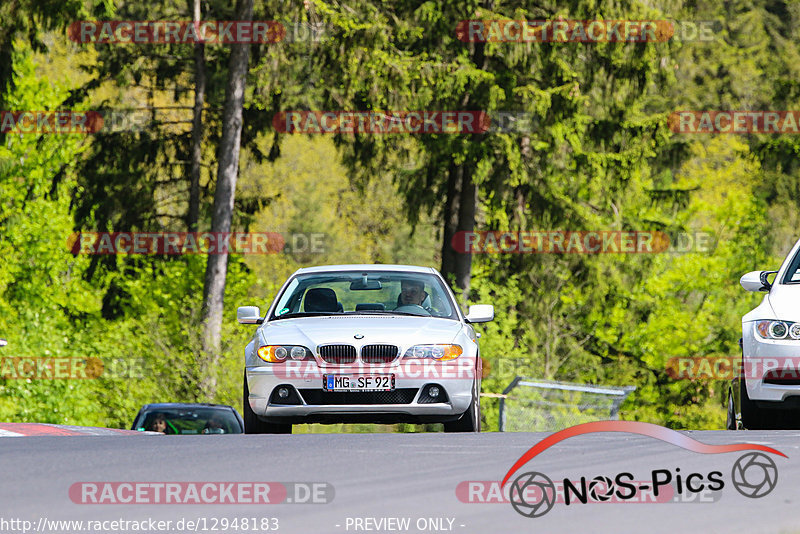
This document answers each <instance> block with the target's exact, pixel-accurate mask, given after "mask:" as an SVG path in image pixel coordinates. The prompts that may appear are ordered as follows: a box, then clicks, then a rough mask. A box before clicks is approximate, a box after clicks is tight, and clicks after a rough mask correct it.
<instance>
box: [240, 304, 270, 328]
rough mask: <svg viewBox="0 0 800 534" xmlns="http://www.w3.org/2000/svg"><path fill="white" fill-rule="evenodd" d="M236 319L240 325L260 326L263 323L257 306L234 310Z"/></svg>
mask: <svg viewBox="0 0 800 534" xmlns="http://www.w3.org/2000/svg"><path fill="white" fill-rule="evenodd" d="M236 319H238V320H239V323H240V324H261V323H263V322H264V318H263V317H261V310H259V309H258V306H239V308H238V309H237V310H236Z"/></svg>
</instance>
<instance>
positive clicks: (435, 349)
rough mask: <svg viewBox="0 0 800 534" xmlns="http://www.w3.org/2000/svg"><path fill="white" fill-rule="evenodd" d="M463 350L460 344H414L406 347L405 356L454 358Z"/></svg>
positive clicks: (436, 358) (440, 359) (433, 358)
mask: <svg viewBox="0 0 800 534" xmlns="http://www.w3.org/2000/svg"><path fill="white" fill-rule="evenodd" d="M463 352H464V350H463V349H462V348H461V345H415V346H413V347H411V348H410V349H408V350H407V351H406V353H405V356H404V357H405V358H430V359H432V360H438V361H440V362H441V361H447V360H455V359H456V358H458V357H459V356H461V354H462V353H463Z"/></svg>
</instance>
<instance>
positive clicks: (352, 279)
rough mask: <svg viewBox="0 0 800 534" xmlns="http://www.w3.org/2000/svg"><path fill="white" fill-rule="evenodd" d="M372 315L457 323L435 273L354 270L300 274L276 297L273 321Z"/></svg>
mask: <svg viewBox="0 0 800 534" xmlns="http://www.w3.org/2000/svg"><path fill="white" fill-rule="evenodd" d="M374 314H392V315H416V316H421V317H440V318H446V319H456V320H457V319H458V314H457V312H456V308H455V305H454V304H453V302H452V300H451V298H450V296H449V294H448V292H447V290H446V288H445V287H444V284H443V283H442V282H441V280H440V279H439V278H438V277H436V276H434V275H432V274H426V273H403V272H380V271H372V272H356V271H352V272H336V273H308V274H302V275H298V276H297V277H295V278H294V279H293V280H292V281H291V282H290V284H289V285H288V286H287V287H286V289H285V291H284V292H283V293H282V294H281V295H280V296H279V297H278V304H277V305H276V306H275V310H274V312H273V314H272V316H271V317H270V320H274V319H285V318H292V317H303V316H315V315H374Z"/></svg>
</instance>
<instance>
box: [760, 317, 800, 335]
mask: <svg viewBox="0 0 800 534" xmlns="http://www.w3.org/2000/svg"><path fill="white" fill-rule="evenodd" d="M756 332H758V335H759V336H761V337H762V338H764V339H786V338H787V337H788V338H790V339H800V323H791V322H788V321H756Z"/></svg>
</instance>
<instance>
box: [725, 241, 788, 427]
mask: <svg viewBox="0 0 800 534" xmlns="http://www.w3.org/2000/svg"><path fill="white" fill-rule="evenodd" d="M773 274H774V275H775V278H774V279H773V280H772V281H771V282H770V280H769V277H770V276H771V275H773ZM740 283H741V284H742V287H744V288H745V289H746V290H747V291H765V292H766V293H767V294H766V295H765V296H764V300H762V301H761V304H760V305H759V306H758V307H757V308H756V309H754V310H753V311H751V312H750V313H748V314H747V315H745V316H744V317H743V318H742V340H741V345H742V369H741V372H740V373H739V376H738V377H736V378H734V380H733V381H732V382H731V388H730V390H729V394H728V417H727V427H728V429H730V430H735V429H737V428H741V427H744V428H748V429H769V428H797V427H799V426H800V241H798V242H797V243H796V244H795V245H794V247H793V248H792V250H791V252H790V253H789V255H788V256H787V257H786V259H785V260H784V262H783V265H781V268H780V269H779V270H777V271H753V272H750V273H747V274H746V275H744V276H742V279H741V280H740Z"/></svg>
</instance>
